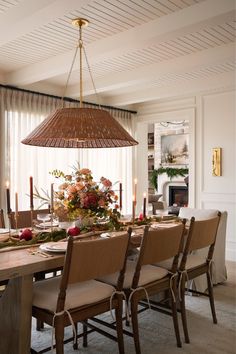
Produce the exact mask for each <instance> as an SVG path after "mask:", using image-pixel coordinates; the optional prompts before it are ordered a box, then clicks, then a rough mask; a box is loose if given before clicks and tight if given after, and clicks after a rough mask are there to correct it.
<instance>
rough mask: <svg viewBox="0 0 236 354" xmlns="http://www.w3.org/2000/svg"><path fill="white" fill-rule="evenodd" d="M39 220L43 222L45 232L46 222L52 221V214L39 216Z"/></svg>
mask: <svg viewBox="0 0 236 354" xmlns="http://www.w3.org/2000/svg"><path fill="white" fill-rule="evenodd" d="M37 220H38V221H42V224H43V229H44V230H45V228H46V227H45V221H50V220H51V214H46V213H41V214H37Z"/></svg>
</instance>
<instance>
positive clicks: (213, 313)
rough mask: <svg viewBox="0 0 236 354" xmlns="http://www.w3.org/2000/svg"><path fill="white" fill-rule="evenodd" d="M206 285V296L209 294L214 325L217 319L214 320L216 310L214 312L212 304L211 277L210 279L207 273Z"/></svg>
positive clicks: (213, 304)
mask: <svg viewBox="0 0 236 354" xmlns="http://www.w3.org/2000/svg"><path fill="white" fill-rule="evenodd" d="M207 284H208V294H209V299H210V305H211V313H212V318H213V323H215V324H216V323H217V318H216V310H215V303H214V295H213V286H212V282H211V277H210V274H209V273H207Z"/></svg>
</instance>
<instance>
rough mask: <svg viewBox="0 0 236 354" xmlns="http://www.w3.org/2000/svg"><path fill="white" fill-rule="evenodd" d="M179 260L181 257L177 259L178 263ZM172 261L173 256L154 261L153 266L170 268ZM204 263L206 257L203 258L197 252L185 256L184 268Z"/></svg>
mask: <svg viewBox="0 0 236 354" xmlns="http://www.w3.org/2000/svg"><path fill="white" fill-rule="evenodd" d="M180 261H181V259H180V260H179V264H180ZM172 263H173V258H169V259H167V260H165V261H163V262H159V263H156V264H155V266H158V267H161V268H165V269H168V270H170V269H171V267H172ZM204 263H206V258H204V257H203V256H199V255H197V254H189V255H188V257H187V262H186V265H185V269H187V270H188V269H191V268H195V267H198V266H200V265H202V264H204Z"/></svg>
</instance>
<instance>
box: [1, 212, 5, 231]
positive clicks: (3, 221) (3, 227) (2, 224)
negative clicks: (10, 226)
mask: <svg viewBox="0 0 236 354" xmlns="http://www.w3.org/2000/svg"><path fill="white" fill-rule="evenodd" d="M0 228H1V229H5V220H4V212H3V209H0Z"/></svg>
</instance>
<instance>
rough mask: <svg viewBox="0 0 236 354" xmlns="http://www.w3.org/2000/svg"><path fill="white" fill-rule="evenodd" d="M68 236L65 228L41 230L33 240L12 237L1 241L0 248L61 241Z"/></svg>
mask: <svg viewBox="0 0 236 354" xmlns="http://www.w3.org/2000/svg"><path fill="white" fill-rule="evenodd" d="M64 238H66V231H65V230H55V231H52V232H40V233H39V234H37V235H36V236H35V237H33V238H32V240H29V241H25V240H19V239H18V238H15V237H10V238H9V240H8V241H5V242H0V249H1V248H5V247H17V246H30V245H36V244H38V243H42V242H50V241H54V242H57V241H60V240H62V239H64Z"/></svg>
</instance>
